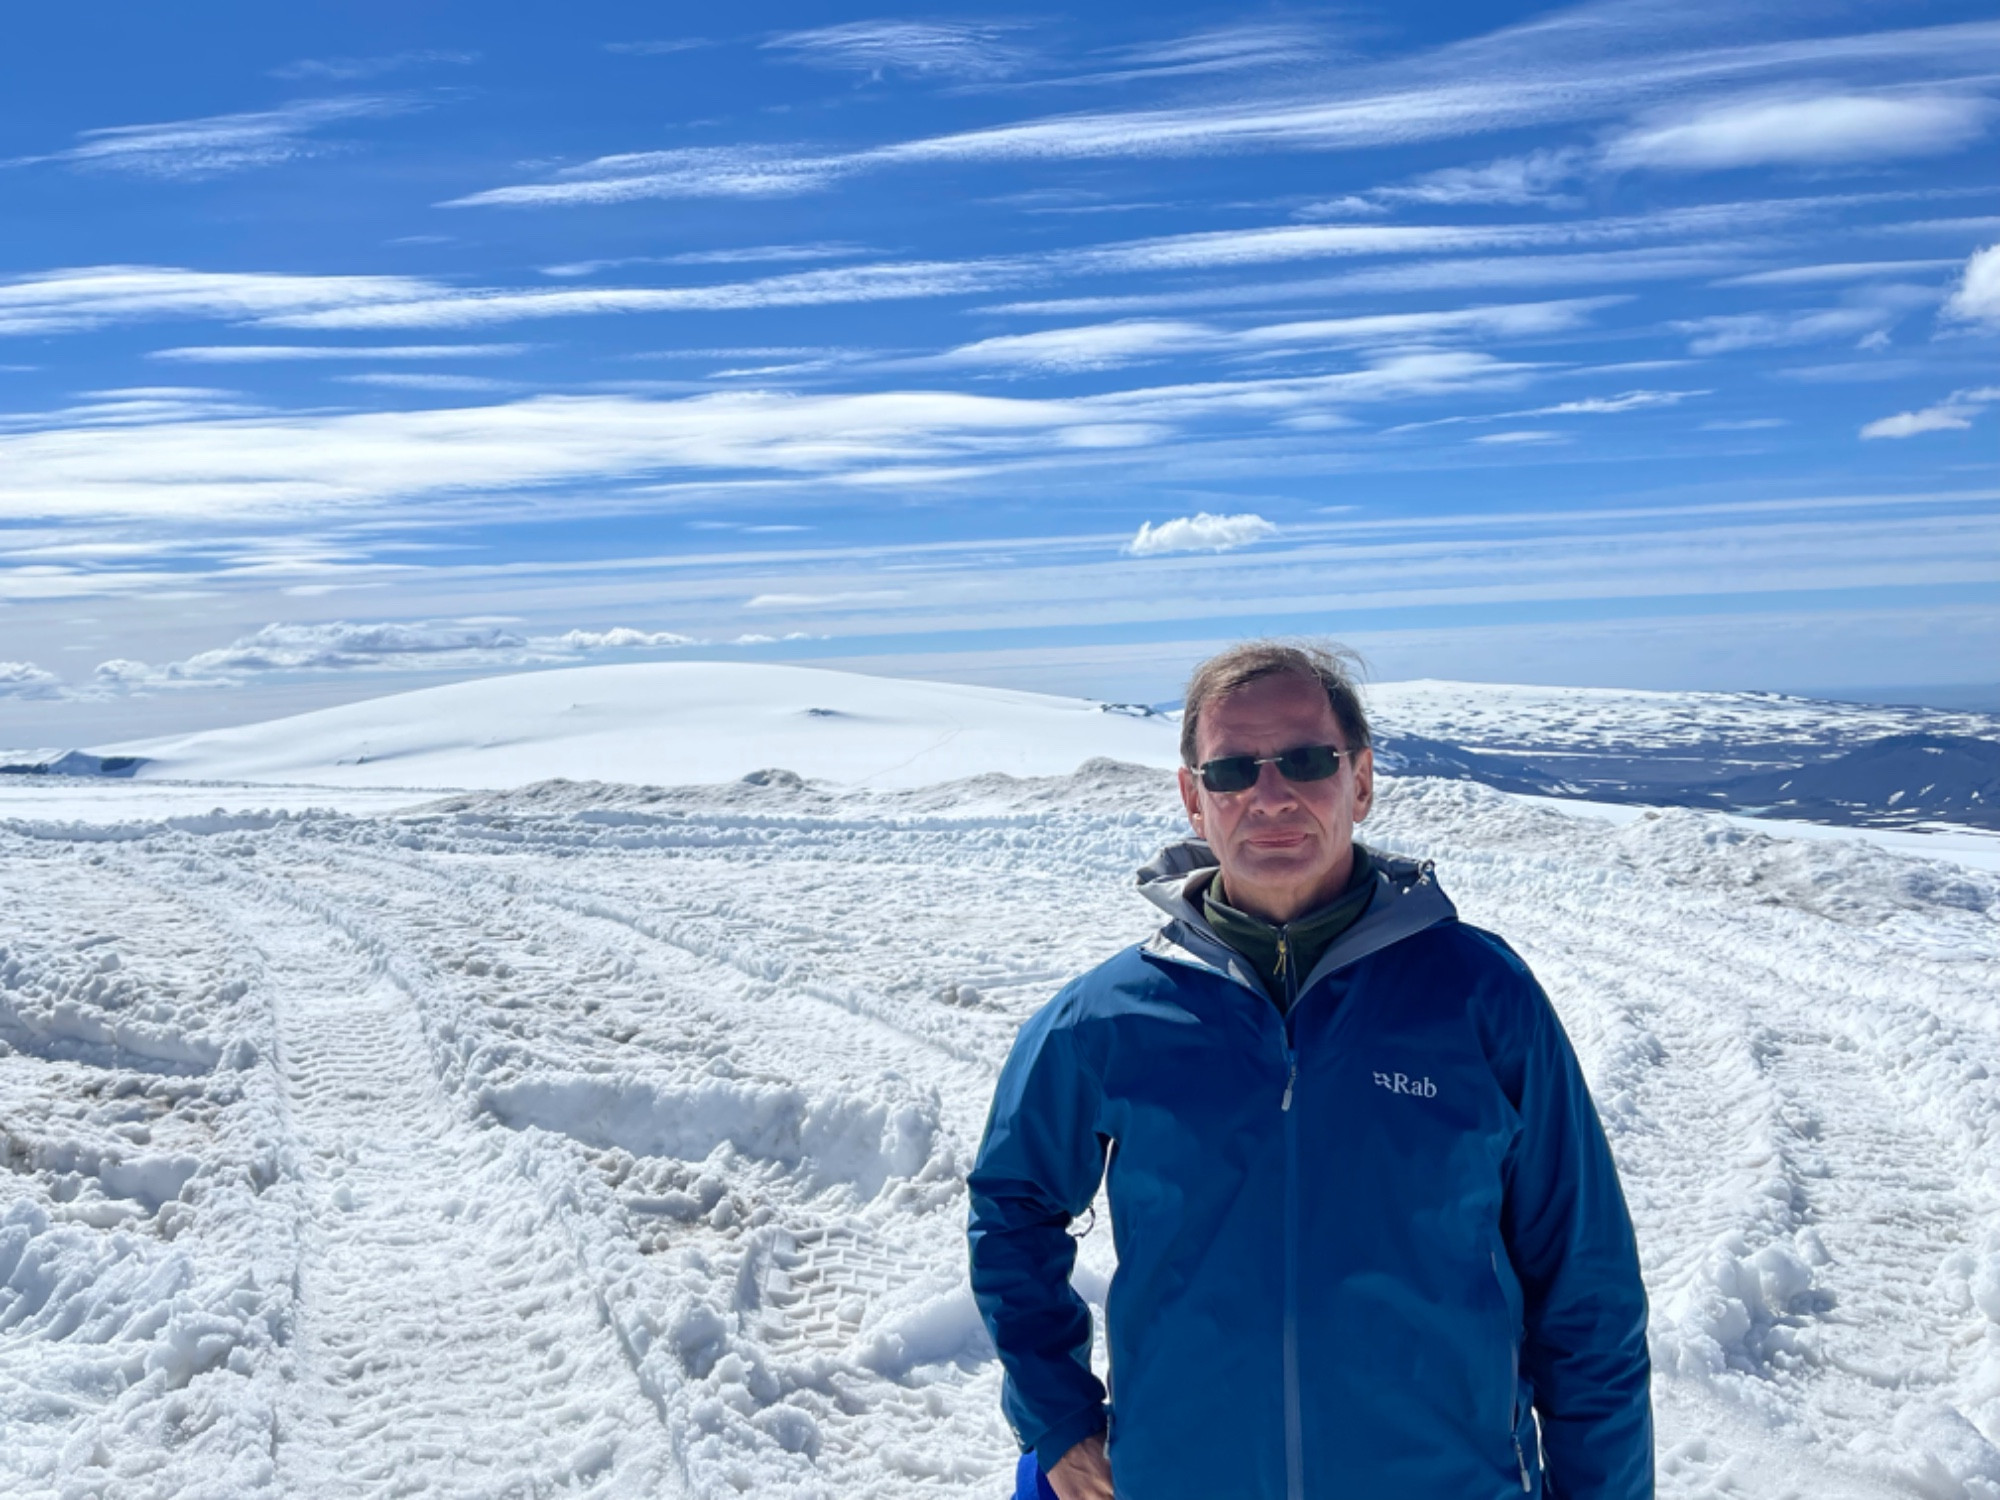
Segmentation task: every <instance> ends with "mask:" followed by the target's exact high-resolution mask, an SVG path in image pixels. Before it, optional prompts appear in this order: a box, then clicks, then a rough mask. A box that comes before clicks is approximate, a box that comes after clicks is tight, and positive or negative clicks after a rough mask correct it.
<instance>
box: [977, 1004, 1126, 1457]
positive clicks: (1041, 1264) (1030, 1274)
mask: <svg viewBox="0 0 2000 1500" xmlns="http://www.w3.org/2000/svg"><path fill="white" fill-rule="evenodd" d="M1068 998H1069V995H1068V992H1065V994H1063V995H1058V996H1057V997H1056V998H1055V999H1054V1000H1053V1001H1051V1002H1050V1003H1049V1004H1048V1005H1047V1006H1046V1007H1045V1008H1044V1009H1043V1010H1042V1011H1041V1012H1040V1013H1039V1014H1038V1015H1037V1016H1036V1017H1035V1018H1034V1019H1033V1020H1031V1021H1030V1022H1029V1023H1028V1024H1027V1025H1026V1026H1024V1027H1023V1028H1022V1029H1021V1034H1020V1036H1019V1037H1018V1038H1017V1039H1016V1040H1015V1043H1014V1050H1013V1053H1012V1054H1011V1055H1010V1056H1009V1057H1008V1059H1007V1065H1006V1067H1005V1068H1003V1069H1002V1070H1001V1073H1000V1082H999V1086H998V1087H997V1088H996V1089H995V1091H994V1095H993V1109H992V1112H991V1113H990V1114H989V1115H988V1117H987V1121H986V1135H985V1139H984V1140H982V1141H981V1143H980V1147H979V1158H978V1160H977V1161H976V1162H975V1163H974V1165H973V1169H972V1172H971V1174H970V1176H969V1177H968V1178H967V1179H966V1185H967V1187H968V1188H969V1189H970V1195H971V1199H972V1208H971V1223H970V1226H969V1229H968V1234H967V1238H968V1240H969V1242H970V1247H971V1255H972V1293H973V1296H974V1298H975V1299H976V1300H977V1302H978V1304H979V1312H980V1316H981V1317H983V1318H984V1319H985V1321H986V1329H987V1332H988V1333H990V1334H991V1335H992V1336H993V1344H994V1347H995V1348H996V1349H997V1350H998V1351H999V1354H1000V1363H1001V1366H1002V1367H1003V1369H1004V1370H1005V1372H1006V1379H1005V1382H1004V1385H1003V1389H1002V1392H1001V1404H1002V1407H1003V1409H1004V1410H1005V1412H1006V1414H1007V1420H1008V1421H1009V1422H1010V1423H1011V1424H1012V1425H1013V1428H1014V1432H1015V1435H1016V1436H1017V1437H1018V1438H1019V1439H1020V1441H1021V1446H1022V1447H1023V1448H1032V1449H1034V1450H1035V1454H1036V1457H1037V1458H1038V1460H1039V1461H1040V1463H1041V1466H1042V1469H1043V1470H1044V1472H1046V1471H1047V1470H1049V1469H1051V1468H1053V1467H1054V1466H1055V1463H1056V1460H1058V1459H1059V1458H1061V1457H1062V1456H1063V1454H1064V1453H1066V1452H1068V1451H1069V1449H1070V1448H1071V1446H1073V1445H1074V1444H1076V1443H1079V1442H1081V1441H1082V1440H1083V1439H1085V1438H1087V1437H1089V1436H1090V1435H1091V1434H1092V1433H1095V1432H1101V1431H1102V1430H1103V1429H1104V1426H1105V1420H1106V1417H1105V1391H1104V1385H1103V1383H1102V1382H1101V1381H1099V1380H1098V1378H1097V1377H1096V1376H1095V1375H1093V1374H1092V1373H1091V1370H1090V1308H1089V1307H1088V1306H1087V1305H1086V1304H1085V1302H1084V1300H1083V1299H1082V1298H1081V1297H1080V1296H1078V1295H1077V1293H1076V1290H1075V1289H1074V1288H1073V1287H1072V1286H1071V1285H1070V1282H1069V1277H1070V1271H1071V1269H1072V1268H1073V1267H1074V1265H1075V1263H1076V1241H1075V1240H1074V1239H1072V1238H1071V1237H1070V1235H1069V1232H1068V1230H1069V1224H1070V1221H1071V1220H1072V1219H1074V1218H1075V1217H1076V1216H1077V1215H1078V1214H1080V1213H1082V1212H1083V1211H1084V1210H1085V1209H1086V1208H1088V1207H1089V1206H1090V1203H1091V1200H1092V1199H1093V1198H1095V1197H1096V1196H1097V1188H1098V1184H1099V1183H1100V1182H1101V1181H1103V1178H1104V1158H1105V1146H1106V1142H1105V1140H1104V1138H1103V1137H1102V1136H1100V1135H1099V1134H1098V1133H1097V1129H1096V1126H1097V1113H1098V1108H1097V1106H1098V1089H1097V1081H1096V1079H1095V1077H1094V1076H1093V1075H1092V1073H1091V1072H1090V1070H1089V1069H1087V1068H1086V1067H1084V1066H1083V1065H1082V1064H1081V1061H1080V1059H1079V1057H1078V1055H1077V1050H1076V1036H1075V1033H1074V1031H1073V1030H1072V1029H1071V1027H1070V1026H1069V1025H1068V1024H1066V1017H1068V1016H1069V1014H1070V1013H1071V1012H1070V1007H1069V1006H1068V1005H1067V1004H1066V1001H1067V1000H1068Z"/></svg>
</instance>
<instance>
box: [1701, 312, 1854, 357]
mask: <svg viewBox="0 0 2000 1500" xmlns="http://www.w3.org/2000/svg"><path fill="white" fill-rule="evenodd" d="M1893 317H1894V313H1893V311H1892V310H1890V309H1888V308H1884V307H1880V306H1875V307H1828V308H1821V309H1818V310H1816V311H1812V312H1799V313H1729V314H1724V315H1721V316H1717V317H1712V318H1695V319H1691V320H1688V321H1684V322H1677V323H1675V324H1674V325H1673V327H1675V328H1676V329H1678V330H1680V331H1681V332H1682V333H1685V334H1687V335H1689V338H1688V349H1689V351H1690V352H1691V353H1694V354H1729V353H1733V352H1734V351H1736V350H1738V349H1766V348H1777V347H1781V346H1783V345H1787V344H1812V343H1818V342H1820V341H1821V340H1824V339H1835V338H1858V337H1860V336H1861V335H1863V334H1868V333H1872V332H1874V331H1876V330H1877V329H1879V328H1881V327H1882V326H1883V325H1884V324H1885V323H1887V322H1889V321H1891V320H1892V319H1893Z"/></svg>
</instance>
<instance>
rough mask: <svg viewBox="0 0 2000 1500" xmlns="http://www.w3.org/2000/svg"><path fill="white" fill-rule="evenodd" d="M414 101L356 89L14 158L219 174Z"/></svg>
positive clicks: (294, 151) (268, 162) (265, 161)
mask: <svg viewBox="0 0 2000 1500" xmlns="http://www.w3.org/2000/svg"><path fill="white" fill-rule="evenodd" d="M417 107H419V106H418V103H417V101H415V100H412V99H408V98H401V97H394V96H389V95H381V94H351V95H346V96H343V97H338V98H330V99H301V100H297V101H295V102H293V103H290V104H283V105H280V106H279V107H278V108H276V109H267V110H256V111H251V112H248V113H244V114H229V115H209V116H207V117H205V118H203V119H198V120H171V121H166V122H163V123H160V124H154V125H112V126H107V127H104V128H102V129H98V130H86V131H84V132H82V133H81V134H80V135H79V136H78V137H77V144H76V145H74V146H72V147H70V148H69V149H67V150H64V151H55V152H51V153H49V154H48V155H45V156H31V157H20V158H16V160H15V161H14V162H13V163H11V165H15V166H24V165H29V164H32V163H35V162H63V163H66V164H68V165H70V166H74V167H82V168H90V169H94V170H101V171H110V172H131V173H134V174H137V175H139V176H145V177H163V178H200V177H214V176H219V175H221V174H223V173H228V172H241V171H246V170H248V169H250V168H252V167H268V166H275V165H276V164H278V163H279V162H284V161H291V160H293V159H295V158H298V157H301V156H308V155H311V154H313V153H314V152H315V151H317V150H320V149H323V148H322V146H321V145H320V144H319V143H316V142H315V141H313V140H312V137H313V136H314V135H315V134H316V133H317V132H319V131H321V130H323V129H325V128H326V127H327V126H330V125H337V124H345V123H348V122H350V121H355V120H370V119H381V118H383V117H386V116H389V115H399V114H404V113H406V112H408V111H409V110H412V109H415V108H417Z"/></svg>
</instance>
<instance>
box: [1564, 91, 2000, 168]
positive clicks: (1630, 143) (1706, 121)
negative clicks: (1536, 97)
mask: <svg viewBox="0 0 2000 1500" xmlns="http://www.w3.org/2000/svg"><path fill="white" fill-rule="evenodd" d="M1993 115H1994V106H1993V104H1992V103H1991V101H1989V100H1987V99H1985V98H1982V97H1980V96H1979V95H1977V94H1971V93H1964V94H1943V93H1934V94H1898V93H1869V94H1863V93H1846V92H1842V93H1816V94H1791V95H1779V96H1758V97H1751V98H1744V99H1730V100H1724V101H1720V102H1717V103H1712V104H1707V105H1704V106H1701V107H1700V108H1698V109H1695V110H1692V111H1680V112H1677V113H1675V114H1672V115H1668V116H1665V117H1662V118H1659V119H1655V120H1653V121H1651V122H1649V123H1647V124H1644V125H1641V126H1639V127H1638V128H1636V129H1634V130H1631V131H1628V132H1626V133H1625V134H1623V135H1620V136H1619V137H1618V138H1617V139H1615V140H1613V141H1612V142H1611V143H1610V145H1609V146H1608V147H1607V148H1606V150H1605V153H1604V163H1605V165H1606V166H1608V167H1610V168H1612V169H1614V170H1616V169H1620V168H1631V167H1648V168H1652V169H1654V170H1658V171H1675V172H1703V171H1717V170H1722V169H1727V168H1733V167H1760V166H1781V167H1831V166H1847V165H1854V164H1866V163H1871V162H1881V161H1893V160H1896V159H1898V158H1902V157H1910V156H1937V155H1942V154H1944V153H1946V152H1949V151H1957V150H1960V149H1961V148H1963V147H1965V146H1969V145H1971V144H1972V142H1974V141H1976V140H1977V139H1979V137H1980V136H1982V135H1983V134H1985V132H1986V127H1987V124H1988V122H1989V121H1990V120H1991V119H1992V118H1993Z"/></svg>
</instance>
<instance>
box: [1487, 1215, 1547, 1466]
mask: <svg viewBox="0 0 2000 1500" xmlns="http://www.w3.org/2000/svg"><path fill="white" fill-rule="evenodd" d="M1486 1259H1487V1261H1488V1262H1489V1263H1491V1265H1492V1267H1493V1280H1494V1283H1495V1284H1496V1285H1498V1284H1499V1283H1500V1255H1499V1252H1498V1251H1494V1250H1488V1251H1487V1252H1486ZM1500 1305H1501V1307H1502V1308H1503V1309H1504V1308H1505V1307H1506V1306H1507V1294H1506V1290H1505V1288H1504V1287H1503V1288H1502V1290H1501V1293H1500ZM1507 1368H1508V1371H1509V1373H1510V1374H1511V1375H1512V1377H1513V1384H1514V1393H1513V1400H1512V1401H1511V1402H1509V1403H1508V1406H1507V1412H1508V1418H1507V1420H1508V1429H1507V1435H1508V1437H1509V1438H1510V1439H1511V1440H1512V1441H1513V1444H1514V1466H1515V1467H1516V1468H1517V1469H1518V1470H1519V1471H1520V1474H1521V1493H1522V1494H1524V1495H1532V1494H1533V1493H1534V1492H1535V1486H1534V1484H1533V1482H1532V1481H1531V1480H1530V1479H1529V1478H1528V1457H1527V1455H1526V1454H1525V1453H1523V1452H1522V1451H1521V1346H1520V1345H1519V1344H1518V1343H1516V1342H1515V1341H1514V1330H1513V1329H1512V1328H1509V1329H1508V1330H1507Z"/></svg>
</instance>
